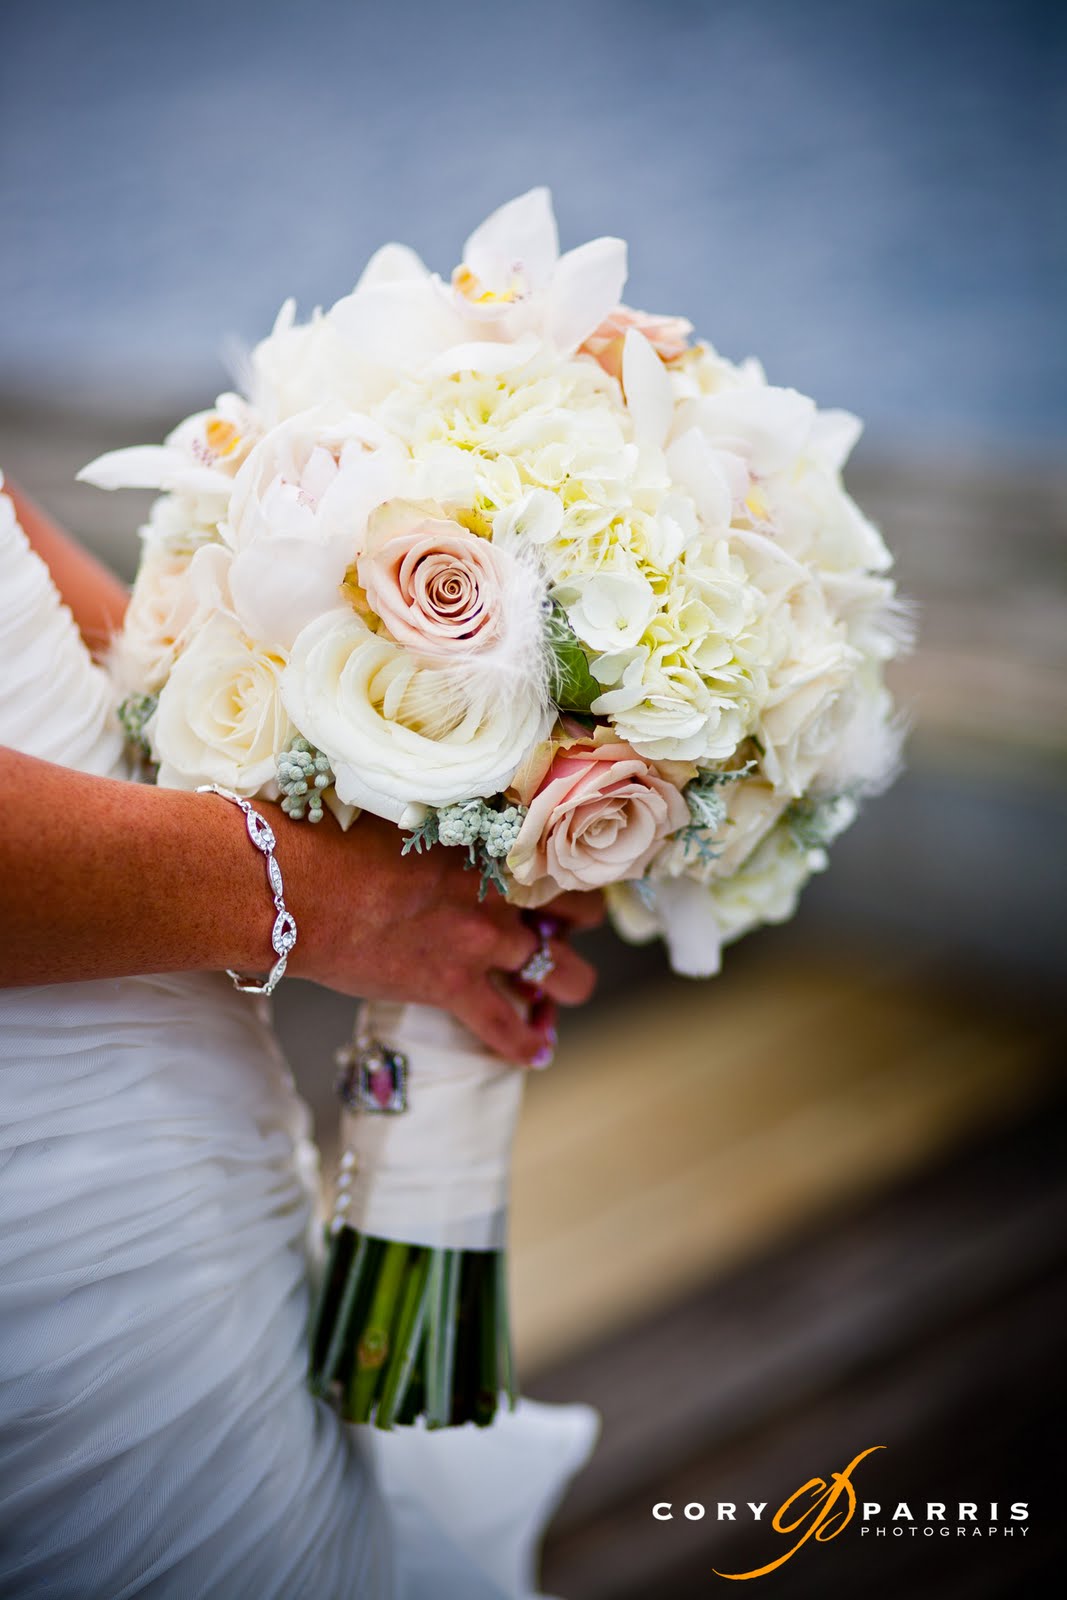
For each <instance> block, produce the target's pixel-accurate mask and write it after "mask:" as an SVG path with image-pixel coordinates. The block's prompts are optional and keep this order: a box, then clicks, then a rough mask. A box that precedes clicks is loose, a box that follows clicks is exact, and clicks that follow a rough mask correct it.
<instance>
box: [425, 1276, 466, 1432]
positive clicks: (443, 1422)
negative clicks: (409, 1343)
mask: <svg viewBox="0 0 1067 1600" xmlns="http://www.w3.org/2000/svg"><path fill="white" fill-rule="evenodd" d="M462 1256H463V1252H462V1251H460V1250H435V1251H434V1252H433V1254H432V1256H431V1261H430V1287H429V1295H430V1300H429V1307H430V1323H429V1328H428V1330H427V1339H426V1377H425V1382H426V1426H427V1427H428V1428H447V1427H448V1425H449V1423H450V1422H451V1421H452V1384H453V1378H454V1373H455V1360H456V1313H457V1309H458V1301H459V1279H460V1263H461V1261H462Z"/></svg>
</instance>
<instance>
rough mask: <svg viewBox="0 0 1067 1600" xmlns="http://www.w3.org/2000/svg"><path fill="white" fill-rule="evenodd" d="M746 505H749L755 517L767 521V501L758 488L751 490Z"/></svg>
mask: <svg viewBox="0 0 1067 1600" xmlns="http://www.w3.org/2000/svg"><path fill="white" fill-rule="evenodd" d="M745 505H746V506H747V507H748V509H749V510H750V511H751V513H752V515H753V516H754V517H756V518H758V519H759V521H761V522H766V520H767V502H766V500H764V498H763V496H762V494H761V493H760V491H759V490H758V489H750V490H749V493H748V496H747V498H746V500H745Z"/></svg>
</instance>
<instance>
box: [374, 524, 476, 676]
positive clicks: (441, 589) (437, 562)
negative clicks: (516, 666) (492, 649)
mask: <svg viewBox="0 0 1067 1600" xmlns="http://www.w3.org/2000/svg"><path fill="white" fill-rule="evenodd" d="M356 568H357V571H358V573H359V581H360V584H361V585H362V587H363V590H364V592H365V593H366V596H367V603H368V605H369V606H370V609H371V610H372V611H373V612H374V613H375V614H376V615H377V616H378V617H380V618H381V620H382V622H383V623H384V624H385V626H386V628H387V629H388V630H389V632H390V633H391V634H392V636H393V638H394V639H395V640H396V642H397V644H401V645H404V646H406V648H408V649H409V650H412V651H416V652H417V653H418V654H420V655H429V656H438V657H440V656H455V655H457V654H465V653H468V652H470V651H472V650H481V649H484V648H485V647H486V646H487V645H490V644H493V643H495V642H496V640H497V639H498V638H499V636H500V632H501V627H502V620H503V619H502V584H503V576H502V572H501V568H500V562H499V558H498V553H497V552H496V551H495V550H494V549H493V546H492V545H491V544H490V543H489V541H488V540H487V539H481V538H479V537H478V535H477V534H475V533H471V532H470V530H469V529H467V528H464V527H463V526H462V525H461V524H460V523H458V522H451V521H449V520H446V519H444V518H436V517H428V516H425V515H422V514H420V513H419V512H418V510H417V508H415V507H410V508H405V509H404V510H399V509H398V508H394V509H393V511H392V513H391V514H389V513H387V514H384V515H381V516H379V517H378V518H376V519H375V520H374V522H373V523H372V526H371V530H370V532H369V533H368V536H367V541H366V544H365V546H364V549H363V551H362V553H361V554H360V556H359V557H358V559H357V562H356Z"/></svg>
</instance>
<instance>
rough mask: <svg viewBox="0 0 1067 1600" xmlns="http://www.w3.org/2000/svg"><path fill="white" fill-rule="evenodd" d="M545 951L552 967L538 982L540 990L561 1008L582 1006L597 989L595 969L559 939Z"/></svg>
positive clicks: (550, 943)
mask: <svg viewBox="0 0 1067 1600" xmlns="http://www.w3.org/2000/svg"><path fill="white" fill-rule="evenodd" d="M548 951H549V954H550V955H551V957H552V961H553V966H552V970H551V971H550V972H548V973H546V974H545V976H544V977H543V978H542V979H541V980H540V986H541V988H542V989H543V990H544V991H545V993H546V994H547V995H551V997H552V999H553V1000H558V1001H559V1002H560V1003H561V1005H565V1006H580V1005H584V1004H585V1002H586V1001H587V1000H588V999H589V997H590V995H591V994H592V993H593V990H594V989H595V988H596V978H597V975H596V969H595V967H592V966H590V964H589V962H588V961H586V960H585V959H584V958H583V957H582V956H580V955H579V954H578V952H577V951H576V950H572V949H571V947H570V945H569V944H564V943H563V942H562V941H561V940H559V939H552V940H550V941H549V945H548Z"/></svg>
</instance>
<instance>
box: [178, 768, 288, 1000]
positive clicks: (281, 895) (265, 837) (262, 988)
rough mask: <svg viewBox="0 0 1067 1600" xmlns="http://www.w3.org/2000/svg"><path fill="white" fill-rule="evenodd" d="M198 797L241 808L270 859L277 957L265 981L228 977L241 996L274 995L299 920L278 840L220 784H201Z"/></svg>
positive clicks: (231, 974) (256, 841)
mask: <svg viewBox="0 0 1067 1600" xmlns="http://www.w3.org/2000/svg"><path fill="white" fill-rule="evenodd" d="M196 792H197V794H217V795H219V796H221V798H222V799H223V800H230V801H232V802H233V804H234V805H235V806H240V808H241V810H242V811H243V812H244V814H245V826H246V827H247V829H248V837H249V838H250V839H251V841H252V843H253V844H254V845H255V847H256V849H257V850H258V851H259V852H260V853H261V854H262V855H264V856H266V858H267V883H268V885H269V887H270V892H271V896H272V898H273V900H274V911H275V917H274V927H273V928H272V929H271V935H270V942H271V946H272V947H273V949H274V952H275V954H276V956H277V958H278V959H277V960H276V961H275V963H274V965H273V967H271V969H270V972H269V973H268V975H267V977H266V978H264V979H263V981H262V982H260V980H259V979H258V978H246V977H243V976H242V975H241V973H239V972H234V971H233V970H232V969H231V968H230V967H227V968H226V975H227V977H229V978H232V979H233V986H234V988H235V989H239V990H240V991H241V993H242V994H273V993H274V991H275V989H276V988H277V987H278V984H279V983H280V982H281V981H282V978H283V977H284V976H285V968H286V966H287V964H288V961H289V952H290V951H291V950H292V948H293V946H294V944H295V943H296V918H295V917H294V916H293V913H292V912H291V911H290V910H289V909H288V907H287V906H286V904H285V887H284V885H283V883H282V869H281V867H280V866H279V865H278V860H277V857H276V856H275V854H274V846H275V843H276V840H275V838H274V829H273V828H272V827H271V825H270V823H269V822H268V821H267V819H266V817H264V816H262V815H261V814H260V813H259V812H258V811H256V810H255V808H254V807H253V806H250V805H249V803H248V801H247V800H246V799H245V798H244V797H243V796H242V795H239V794H234V792H233V790H232V789H224V788H223V787H222V785H221V784H218V783H202V784H201V785H200V787H199V788H198V789H197V791H196Z"/></svg>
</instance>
